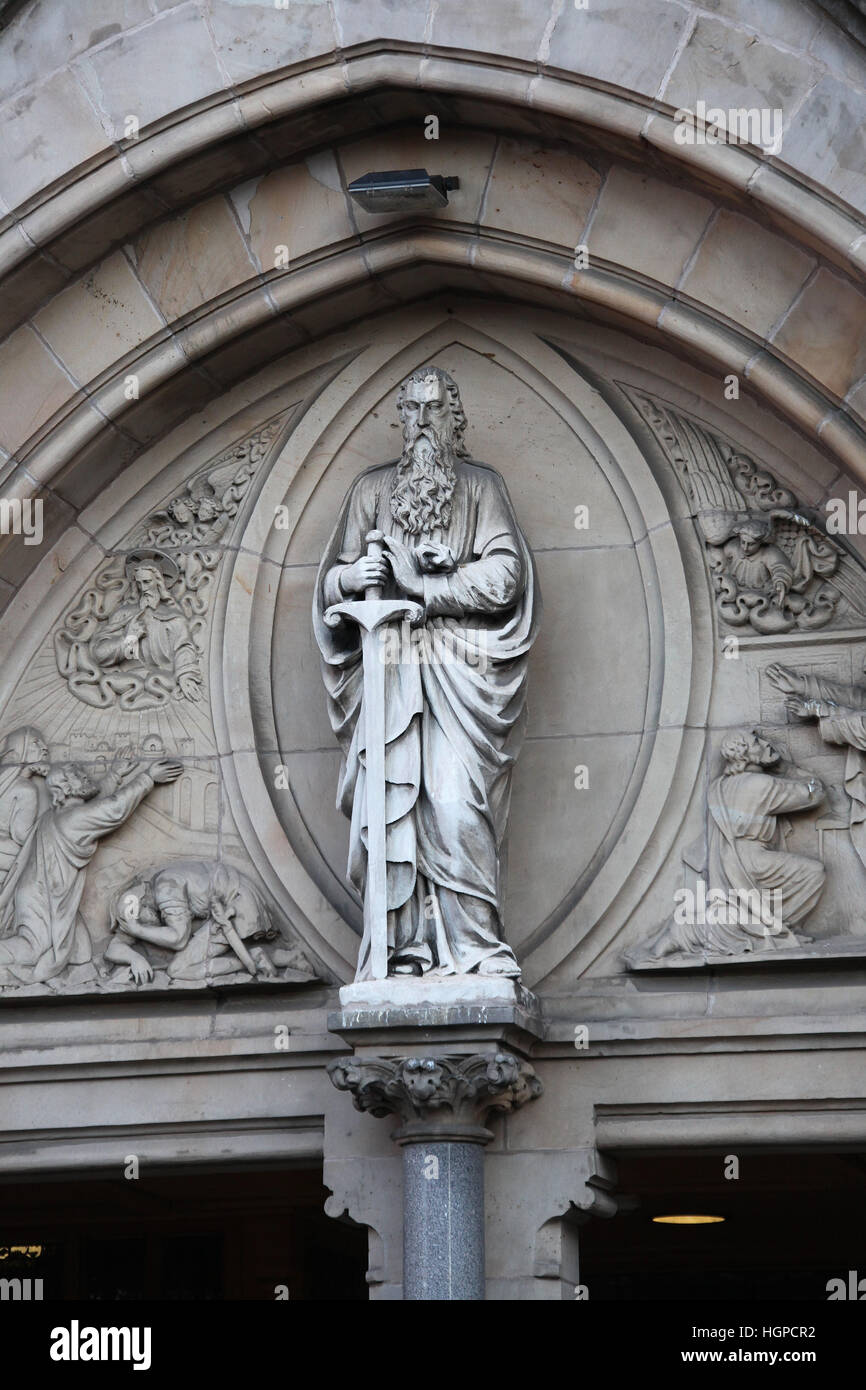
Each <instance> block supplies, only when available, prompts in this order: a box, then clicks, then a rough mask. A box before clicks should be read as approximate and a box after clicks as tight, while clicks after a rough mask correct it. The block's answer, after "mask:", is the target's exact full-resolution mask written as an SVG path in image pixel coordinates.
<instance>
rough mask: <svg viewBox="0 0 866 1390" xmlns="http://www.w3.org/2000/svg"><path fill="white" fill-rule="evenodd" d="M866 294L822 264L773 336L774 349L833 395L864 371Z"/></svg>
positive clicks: (845, 387) (865, 366) (838, 393)
mask: <svg viewBox="0 0 866 1390" xmlns="http://www.w3.org/2000/svg"><path fill="white" fill-rule="evenodd" d="M864 329H866V296H864V295H862V294H859V293H858V292H857V291H856V290H855V289H854V288H853V287H852V285H851V284H850V282H849V281H847V280H843V279H842V278H841V277H840V276H838V275H833V274H832V273H831V272H830V271H829V270H825V269H824V268H823V267H822V268H821V269H820V270H819V271H818V273H817V275H816V276H815V278H814V280H813V281H812V282H811V284H809V285H807V286H806V288H805V290H804V291H803V293H802V294H801V295H800V297H799V299H798V300H797V302H796V303H795V304H794V306H793V307H792V309H791V311H790V313H789V314H787V315H786V316H785V318H784V320H783V322H782V323H781V324H780V325H779V327H778V329H777V330H776V332H775V333H774V335H773V343H774V345H775V346H776V347H777V348H778V349H779V351H780V352H783V353H785V354H786V356H788V357H790V358H793V360H794V361H795V362H796V363H797V364H798V365H799V366H802V367H803V368H804V369H805V370H806V371H807V372H809V374H810V376H813V377H815V378H816V379H817V380H818V381H820V382H822V383H823V384H824V385H825V386H827V387H828V388H829V389H830V390H831V391H834V392H835V393H836V395H838V396H844V395H845V394H846V392H847V391H848V389H849V387H851V386H854V385H856V384H857V383H858V382H859V381H860V379H861V377H862V376H863V374H864V372H866V343H864Z"/></svg>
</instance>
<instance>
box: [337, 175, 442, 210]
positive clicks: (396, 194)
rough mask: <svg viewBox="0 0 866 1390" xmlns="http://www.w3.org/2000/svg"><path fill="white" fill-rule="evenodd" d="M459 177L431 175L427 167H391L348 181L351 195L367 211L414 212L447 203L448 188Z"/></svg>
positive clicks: (436, 207)
mask: <svg viewBox="0 0 866 1390" xmlns="http://www.w3.org/2000/svg"><path fill="white" fill-rule="evenodd" d="M459 187H460V180H459V179H456V178H444V177H443V176H442V174H428V173H427V170H426V169H390V170H388V171H387V172H386V173H382V174H362V176H361V178H359V179H355V180H354V182H353V183H350V184H349V196H350V198H354V200H355V202H356V203H357V204H358V205H359V207H362V208H363V209H364V211H365V212H415V211H416V209H419V208H427V209H438V208H444V207H447V205H448V189H449V188H459Z"/></svg>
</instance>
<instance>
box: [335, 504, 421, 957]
mask: <svg viewBox="0 0 866 1390" xmlns="http://www.w3.org/2000/svg"><path fill="white" fill-rule="evenodd" d="M383 540H384V535H383V533H382V532H381V531H369V532H368V533H367V555H368V556H370V557H372V558H374V559H377V560H379V559H381V558H382V553H383V550H382V542H383ZM423 616H424V610H423V609H422V608H421V606H420V605H419V604H417V603H413V602H412V600H411V599H383V598H382V586H381V585H379V584H371V585H369V586H368V588H366V589H365V590H364V597H363V599H352V600H349V601H347V602H346V603H335V604H333V605H332V607H330V608H329V609H328V610H327V612H326V613H325V622H326V623H327V624H328V626H329V627H336V626H337V624H338V623H339V622H340V620H341V619H342V618H350V619H351V620H352V622H354V623H357V624H358V626H359V627H360V629H361V653H362V659H363V662H364V741H365V744H366V755H365V756H366V767H367V780H366V794H367V881H366V884H365V886H364V928H365V931H366V934H367V939H368V941H369V943H370V977H371V979H374V980H384V979H386V978H387V976H388V861H387V854H386V840H385V836H386V817H385V648H384V646H383V644H382V642H381V639H380V637H379V629H380V628H381V627H382V626H383V624H385V623H389V622H393V621H394V620H395V619H397V618H399V619H401V620H402V619H404V618H407V619H408V620H409V622H411V623H413V624H415V623H419V622H420V621H421V619H422V618H423Z"/></svg>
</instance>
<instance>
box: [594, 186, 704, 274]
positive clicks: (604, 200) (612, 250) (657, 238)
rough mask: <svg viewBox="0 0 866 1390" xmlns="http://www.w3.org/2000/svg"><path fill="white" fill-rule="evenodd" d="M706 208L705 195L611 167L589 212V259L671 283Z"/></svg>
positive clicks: (698, 230)
mask: <svg viewBox="0 0 866 1390" xmlns="http://www.w3.org/2000/svg"><path fill="white" fill-rule="evenodd" d="M711 212H712V204H711V203H710V202H709V201H708V200H707V199H706V198H700V197H698V196H697V195H695V194H694V193H687V192H685V191H684V190H683V189H681V188H675V187H673V186H672V185H670V184H664V183H662V182H661V181H660V180H658V179H653V178H650V177H649V176H648V175H646V174H636V173H633V172H632V171H631V170H627V169H623V168H616V167H614V168H613V169H611V171H610V173H609V174H608V177H607V179H606V180H605V183H604V187H603V188H602V190H601V195H600V197H599V200H598V206H597V207H596V209H595V212H594V213H593V218H592V223H591V226H590V229H589V235H588V238H587V247H588V249H589V254H590V258H591V259H595V258H596V257H599V258H601V259H602V260H605V261H613V262H614V263H619V264H621V265H630V266H634V267H635V269H637V270H639V271H640V272H641V273H642V274H644V275H648V276H650V277H651V278H652V279H654V280H660V281H661V282H662V284H664V285H675V284H676V283H677V281H678V280H679V278H680V275H681V273H682V271H683V270H684V268H685V265H686V262H687V261H688V259H689V257H690V256H691V254H692V252H693V251H694V249H695V247H696V246H697V244H698V240H699V238H700V236H701V233H702V232H703V230H704V228H705V227H706V225H707V221H708V219H709V217H710V214H711Z"/></svg>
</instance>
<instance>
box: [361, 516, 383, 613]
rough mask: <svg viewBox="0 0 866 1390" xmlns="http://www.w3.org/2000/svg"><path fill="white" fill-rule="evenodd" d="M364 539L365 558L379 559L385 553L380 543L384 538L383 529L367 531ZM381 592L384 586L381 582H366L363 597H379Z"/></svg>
mask: <svg viewBox="0 0 866 1390" xmlns="http://www.w3.org/2000/svg"><path fill="white" fill-rule="evenodd" d="M366 539H367V558H368V559H369V560H381V558H382V556H383V555H384V553H385V547H384V546H383V544H382V542H383V541H384V539H385V533H384V532H383V531H368V532H367V538H366ZM383 593H384V586H383V585H382V584H368V585H367V587H366V589H365V590H364V598H366V599H377V598H381V597H382V595H383Z"/></svg>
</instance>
